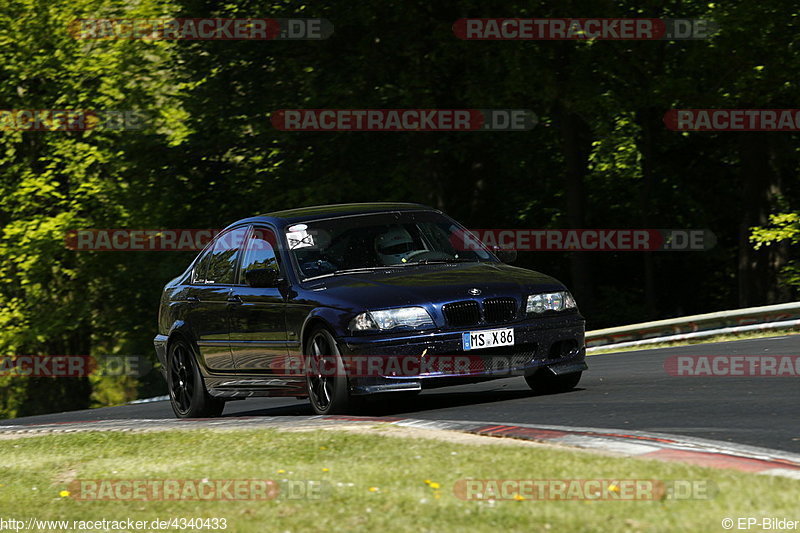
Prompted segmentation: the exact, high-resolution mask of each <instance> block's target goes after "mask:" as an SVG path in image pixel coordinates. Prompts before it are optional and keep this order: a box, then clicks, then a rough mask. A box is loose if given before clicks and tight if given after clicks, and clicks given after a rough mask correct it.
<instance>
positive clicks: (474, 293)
mask: <svg viewBox="0 0 800 533" xmlns="http://www.w3.org/2000/svg"><path fill="white" fill-rule="evenodd" d="M467 292H468V293H470V294H471V295H473V296H478V295H479V294H480V293H481V290H480V289H470V290H468V291H467Z"/></svg>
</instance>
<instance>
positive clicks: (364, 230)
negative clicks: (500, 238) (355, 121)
mask: <svg viewBox="0 0 800 533" xmlns="http://www.w3.org/2000/svg"><path fill="white" fill-rule="evenodd" d="M286 239H287V242H288V244H289V250H290V251H291V253H292V254H293V255H294V257H295V259H296V260H297V264H298V266H299V268H300V275H301V277H302V278H304V279H307V278H313V277H317V276H325V275H334V274H337V273H344V272H352V271H359V270H367V269H380V268H385V267H387V266H412V265H419V264H427V263H460V262H482V261H489V262H495V261H496V259H495V258H494V256H493V255H492V254H491V253H490V252H489V251H488V250H487V249H486V248H485V247H484V246H483V244H481V243H480V242H479V241H478V240H477V239H476V238H475V237H473V236H472V234H471V233H469V231H468V230H466V229H464V228H463V227H462V226H460V225H459V224H457V223H456V222H454V221H453V220H451V219H449V218H447V217H445V216H444V215H441V214H439V213H434V212H431V211H415V212H399V213H380V214H369V215H357V216H346V217H339V218H331V219H324V220H315V221H310V222H304V223H297V224H292V225H290V226H289V227H287V229H286Z"/></svg>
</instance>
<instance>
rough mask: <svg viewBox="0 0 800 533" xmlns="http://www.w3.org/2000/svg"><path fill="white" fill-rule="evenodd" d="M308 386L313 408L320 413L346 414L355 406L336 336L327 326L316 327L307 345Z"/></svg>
mask: <svg viewBox="0 0 800 533" xmlns="http://www.w3.org/2000/svg"><path fill="white" fill-rule="evenodd" d="M304 353H305V354H306V355H305V357H306V358H308V359H309V363H310V364H308V365H307V368H308V374H307V375H306V386H307V388H308V399H309V401H310V402H311V408H312V409H313V410H314V412H315V413H316V414H318V415H334V414H345V413H347V412H349V411H351V410H352V409H353V407H354V404H355V402H354V399H353V397H352V396H351V395H350V384H349V382H348V379H347V375H346V373H345V368H344V362H343V361H342V356H341V353H340V352H339V347H338V345H337V344H336V339H335V338H334V336H333V335H332V334H331V332H330V331H328V330H327V329H326V328H324V327H319V328H316V329H315V330H314V331H312V332H311V335H310V336H309V337H308V343H307V344H306V347H305V352H304Z"/></svg>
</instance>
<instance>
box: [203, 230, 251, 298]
mask: <svg viewBox="0 0 800 533" xmlns="http://www.w3.org/2000/svg"><path fill="white" fill-rule="evenodd" d="M246 234H247V228H240V229H235V230H231V231H228V232H226V233H223V234H221V235H219V236H218V237H217V240H216V241H215V242H214V249H213V250H212V251H211V253H210V254H208V270H207V271H206V275H205V283H214V284H218V285H230V284H232V283H235V279H236V270H235V269H236V259H237V258H238V256H239V249H240V248H241V247H242V242H243V241H244V237H245V235H246ZM203 259H204V260H205V258H203Z"/></svg>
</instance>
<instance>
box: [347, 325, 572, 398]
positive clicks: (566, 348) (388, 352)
mask: <svg viewBox="0 0 800 533" xmlns="http://www.w3.org/2000/svg"><path fill="white" fill-rule="evenodd" d="M502 328H514V345H513V346H502V347H498V348H488V349H481V350H469V351H465V350H464V349H463V347H462V340H461V339H462V333H463V332H467V331H481V330H487V329H502ZM584 332H585V321H584V319H583V317H581V316H580V315H579V314H578V313H570V314H568V315H554V316H549V317H537V318H534V319H530V320H524V321H519V322H514V323H510V324H501V325H494V324H493V325H480V326H471V327H468V328H460V329H448V330H439V331H432V332H418V333H416V334H413V335H401V336H398V335H396V334H395V335H368V336H367V335H364V336H353V337H345V338H344V339H342V341H343V342H342V344H341V346H340V349H341V350H342V356H343V357H344V358H348V357H351V358H353V357H362V356H363V357H368V358H383V359H391V358H397V357H398V356H402V357H403V358H404V359H407V358H409V357H411V358H414V357H416V358H417V360H418V361H419V365H418V366H417V368H419V370H420V371H419V373H418V374H417V375H409V374H408V373H407V372H394V371H388V369H389V368H393V367H392V365H391V364H389V365H376V368H380V369H382V370H383V371H379V372H377V373H375V372H373V373H369V375H355V376H353V375H351V376H349V381H350V392H351V394H354V395H364V394H374V393H379V392H396V391H406V392H413V391H420V390H422V389H425V388H434V387H442V386H449V385H458V384H463V383H471V382H476V381H484V380H489V379H499V378H506V377H512V376H529V375H531V374H533V373H535V372H537V371H538V370H540V369H542V368H548V369H549V370H550V371H552V372H553V373H555V374H557V375H563V374H570V373H573V372H581V371H583V370H586V368H587V366H586V362H585V359H586V349H585V346H584ZM445 358H450V359H449V361H448V363H450V364H429V365H426V364H425V361H429V360H430V359H433V360H435V361H442V360H444V359H445ZM453 361H455V363H453ZM394 368H396V366H395V367H394Z"/></svg>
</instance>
